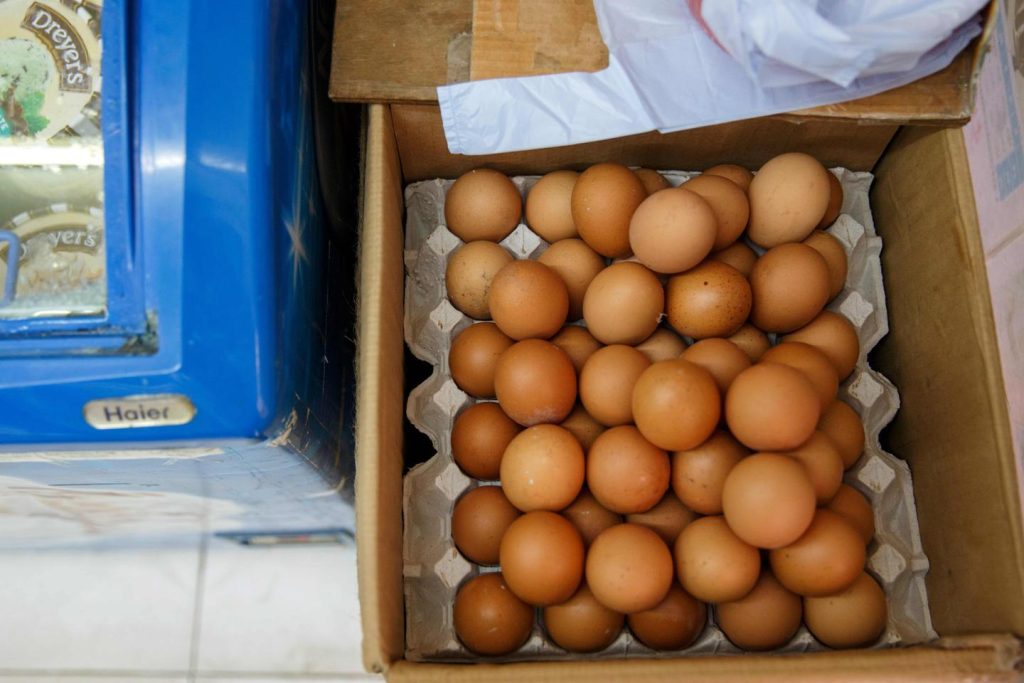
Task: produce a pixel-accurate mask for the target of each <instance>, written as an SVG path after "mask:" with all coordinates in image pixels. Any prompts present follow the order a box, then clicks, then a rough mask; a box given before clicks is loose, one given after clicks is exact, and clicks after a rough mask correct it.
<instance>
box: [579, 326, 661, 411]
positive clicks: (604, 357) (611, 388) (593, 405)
mask: <svg viewBox="0 0 1024 683" xmlns="http://www.w3.org/2000/svg"><path fill="white" fill-rule="evenodd" d="M650 365H651V361H650V360H648V359H647V356H645V355H644V354H642V353H640V352H639V351H637V350H636V349H634V348H633V347H632V346H625V345H623V344H612V345H611V346H605V347H604V348H602V349H598V350H597V351H595V352H594V354H593V355H591V356H590V358H588V359H587V362H586V363H584V365H583V370H582V371H581V372H580V376H579V395H580V402H581V403H583V407H584V408H586V409H587V412H588V413H589V414H590V416H591V417H593V418H594V419H595V420H597V421H598V422H600V423H601V424H603V425H605V426H608V427H613V426H615V425H621V424H626V423H627V422H632V421H633V386H634V385H635V384H636V381H637V379H639V378H640V375H641V374H642V373H643V371H644V370H646V369H647V368H648V367H650Z"/></svg>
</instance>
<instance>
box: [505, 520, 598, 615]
mask: <svg viewBox="0 0 1024 683" xmlns="http://www.w3.org/2000/svg"><path fill="white" fill-rule="evenodd" d="M499 554H500V558H499V559H500V561H501V570H502V572H503V573H504V574H505V581H506V582H507V583H508V587H509V588H511V589H512V592H513V593H515V594H516V596H517V597H518V598H519V599H520V600H522V601H524V602H526V603H528V604H530V605H537V606H539V607H543V606H546V605H557V604H560V603H563V602H565V601H566V600H568V599H569V598H571V597H572V595H573V593H575V592H576V589H577V588H579V585H580V581H582V580H583V554H584V551H583V539H582V538H580V532H578V531H576V527H574V526H573V525H572V523H571V522H569V520H567V519H565V518H564V517H562V516H561V515H559V514H558V513H555V512H548V511H547V510H537V511H535V512H527V513H526V514H525V515H522V516H521V517H519V518H518V519H517V520H516V521H514V522H512V524H511V525H510V526H509V528H508V529H507V530H506V531H505V535H504V536H502V538H501V551H500V553H499Z"/></svg>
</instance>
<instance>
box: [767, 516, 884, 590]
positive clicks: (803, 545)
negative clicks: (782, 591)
mask: <svg viewBox="0 0 1024 683" xmlns="http://www.w3.org/2000/svg"><path fill="white" fill-rule="evenodd" d="M865 558H866V553H865V550H864V539H863V538H862V537H861V535H860V534H859V533H857V530H856V529H855V528H854V527H853V525H852V524H850V523H849V522H848V521H846V519H845V518H844V517H842V516H841V515H838V514H836V513H835V512H832V511H831V510H827V509H820V510H818V511H817V512H816V513H815V514H814V520H813V521H812V522H811V525H810V526H809V527H807V531H805V532H804V533H803V535H802V536H800V538H798V539H797V540H796V541H794V542H792V543H790V544H789V545H786V546H783V547H781V548H775V549H774V550H772V551H771V553H769V560H770V561H771V564H772V571H773V572H774V573H775V578H777V579H778V580H779V583H781V584H782V585H783V586H785V587H786V588H788V589H789V590H791V591H793V592H794V593H796V594H798V595H803V596H805V597H806V596H810V597H820V596H823V595H833V594H834V593H838V592H839V591H842V590H845V589H846V588H848V587H849V586H850V584H852V583H853V582H854V581H856V580H857V578H858V577H859V576H860V575H861V572H863V570H864V560H865Z"/></svg>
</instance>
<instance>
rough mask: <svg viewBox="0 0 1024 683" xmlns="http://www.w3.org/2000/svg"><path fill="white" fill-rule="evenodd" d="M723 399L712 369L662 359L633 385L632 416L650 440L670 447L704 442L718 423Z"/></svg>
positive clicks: (678, 448) (688, 362)
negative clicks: (710, 370)
mask: <svg viewBox="0 0 1024 683" xmlns="http://www.w3.org/2000/svg"><path fill="white" fill-rule="evenodd" d="M721 415H722V399H721V395H720V394H719V392H718V386H717V385H716V384H715V379H714V377H712V376H711V373H710V372H708V371H707V370H705V369H704V368H702V367H700V366H699V365H695V364H694V363H691V362H690V361H686V360H680V359H677V360H663V361H661V362H658V363H654V364H652V365H651V367H649V368H647V369H646V370H644V373H643V374H642V375H640V379H638V380H637V382H636V386H634V387H633V420H634V422H636V426H637V428H638V429H639V430H640V432H641V433H642V434H643V435H644V438H646V439H647V440H648V441H650V442H651V443H653V444H654V445H655V446H657V447H659V448H664V449H665V450H669V451H685V450H687V449H690V448H695V447H696V446H698V445H700V444H702V443H703V442H704V441H706V440H707V438H708V437H709V436H711V432H713V431H715V427H717V426H718V420H719V418H720V417H721Z"/></svg>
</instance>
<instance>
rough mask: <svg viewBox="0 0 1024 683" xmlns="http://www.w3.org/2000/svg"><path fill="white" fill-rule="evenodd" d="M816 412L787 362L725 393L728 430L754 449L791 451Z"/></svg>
mask: <svg viewBox="0 0 1024 683" xmlns="http://www.w3.org/2000/svg"><path fill="white" fill-rule="evenodd" d="M513 348H514V347H513ZM641 379H642V378H641ZM499 397H500V394H499ZM634 412H636V409H635V407H634ZM820 415H821V402H820V401H819V400H818V394H817V393H816V392H815V391H814V386H813V385H812V384H811V383H810V382H809V381H808V380H807V378H806V377H805V376H804V374H803V373H802V372H800V371H799V370H794V369H793V368H791V367H789V366H788V365H779V364H778V363H758V364H757V365H754V366H752V367H750V368H748V369H746V370H744V371H743V372H741V373H740V374H739V375H738V376H737V377H736V379H734V380H733V382H732V384H731V385H730V386H729V393H727V394H726V395H725V420H726V422H727V423H728V424H729V429H730V430H731V431H732V434H733V436H735V437H736V438H737V439H739V440H740V441H741V442H742V443H743V444H744V445H745V446H747V447H748V448H752V449H754V450H755V451H789V450H793V449H794V448H796V447H798V446H799V445H800V444H802V443H803V442H805V441H807V439H809V438H810V436H811V433H812V432H814V428H815V426H816V425H817V424H818V417H819V416H820Z"/></svg>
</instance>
